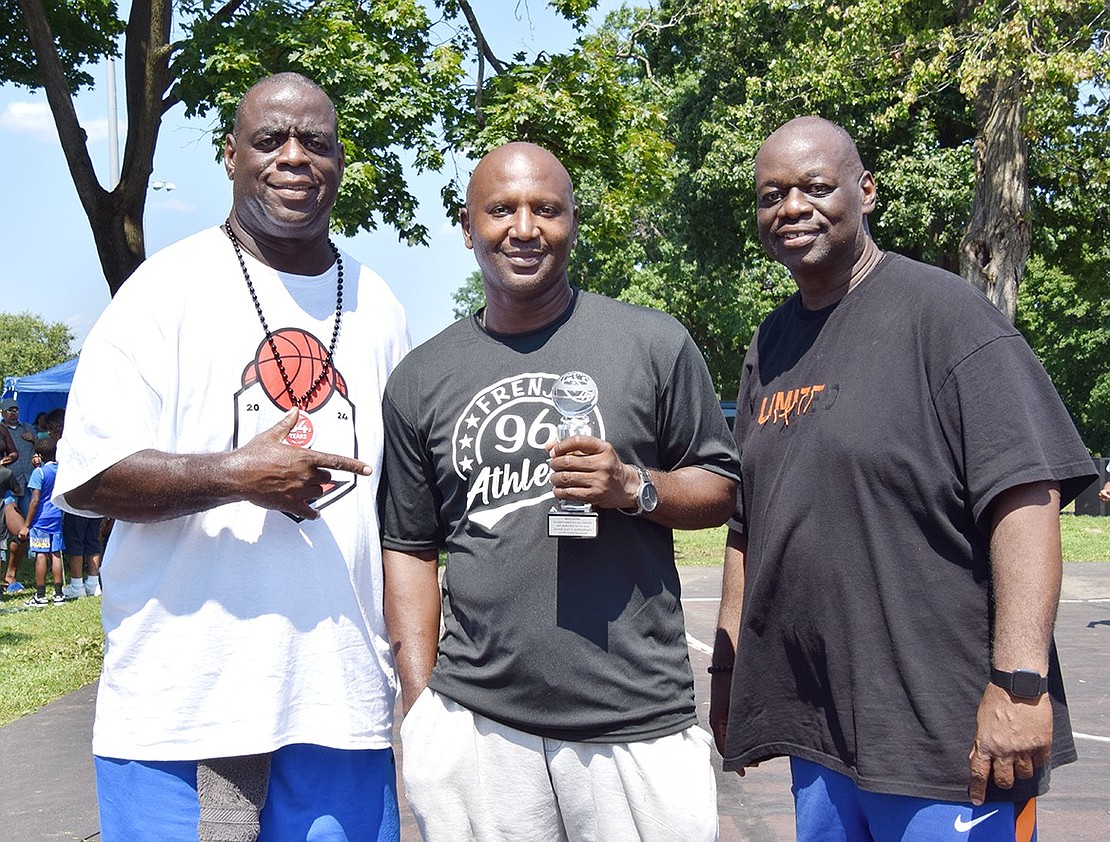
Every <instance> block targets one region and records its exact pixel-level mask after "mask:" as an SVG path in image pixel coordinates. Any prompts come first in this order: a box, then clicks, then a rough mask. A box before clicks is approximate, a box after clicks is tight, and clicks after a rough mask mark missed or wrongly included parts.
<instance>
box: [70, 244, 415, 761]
mask: <svg viewBox="0 0 1110 842" xmlns="http://www.w3.org/2000/svg"><path fill="white" fill-rule="evenodd" d="M245 259H246V260H247V266H248V269H249V271H250V275H251V280H252V282H253V284H254V287H255V290H256V292H257V295H258V300H259V302H260V303H261V306H262V309H263V313H264V314H265V317H266V320H267V323H268V325H269V327H270V329H271V331H272V332H273V333H274V334H275V335H276V337H277V341H278V345H279V353H280V354H281V356H282V359H283V361H284V363H285V366H286V370H287V373H288V374H289V376H290V377H291V378H293V379H294V383H295V385H299V383H298V381H297V378H298V373H297V372H298V371H299V370H300V368H301V367H302V366H304V367H306V371H307V369H310V368H311V367H312V365H314V364H318V362H317V363H314V362H313V359H312V358H315V359H316V360H320V359H322V358H323V357H322V354H323V352H324V349H326V347H327V346H328V344H329V343H330V340H331V336H332V329H333V324H334V317H335V291H336V283H335V280H336V269H335V267H334V266H333V267H332V268H331V269H330V270H329V271H328V272H326V273H324V274H323V275H320V276H317V277H304V276H296V275H288V274H279V273H277V272H275V271H273V270H271V269H269V268H268V267H266V266H264V265H263V264H261V263H259V262H258V261H255V260H253V259H252V258H251V257H250V256H249V255H245ZM343 265H344V275H345V277H344V290H343V319H342V327H341V331H340V334H339V340H338V344H337V346H336V350H335V355H334V362H335V366H334V370H335V374H334V376H332V377H329V380H328V383H327V385H326V386H325V390H326V391H327V392H328V396H327V399H326V400H321V402H320V403H319V405H317V406H313V407H312V409H311V411H310V412H309V414H308V423H307V424H304V425H302V426H300V427H298V429H297V431H296V432H297V434H298V435H299V436H300V437H301V442H302V444H303V445H304V446H311V447H313V448H314V449H317V450H320V451H324V452H333V453H342V454H345V455H352V456H356V457H357V458H359V459H361V460H363V461H365V462H367V463H369V464H370V465H372V466H373V468H374V473H373V475H372V476H370V477H357V478H356V477H353V476H352V475H349V474H341V473H337V474H336V476H335V479H336V480H337V483H338V484H337V486H336V487H335V488H333V489H331V490H330V491H329V492H328V494H327V495H325V497H323V498H321V501H320V503H319V508H320V512H321V517H320V518H319V519H318V520H314V521H303V522H296V521H294V520H293V519H291V518H290V517H289V516H287V515H284V514H282V513H280V512H275V511H268V510H265V509H262V508H259V507H257V506H254V505H252V504H249V503H234V504H229V505H225V506H220V507H218V508H215V509H211V510H209V511H207V512H203V513H200V514H197V515H191V516H188V517H181V518H176V519H173V520H168V521H164V522H161V523H153V524H134V523H123V522H120V523H117V524H116V526H115V529H114V531H113V533H112V539H111V541H110V543H109V546H108V550H107V553H106V555H105V558H104V562H103V565H102V567H101V574H102V577H103V583H104V597H103V607H102V616H103V623H104V630H105V634H106V639H107V646H106V651H105V657H104V670H103V674H102V676H101V681H100V691H99V694H98V697H97V711H96V724H95V728H94V734H93V751H94V752H95V753H96V754H97V755H101V756H107V757H119V758H127V759H135V760H190V759H203V758H207V757H228V756H236V755H243V754H254V753H260V752H266V751H272V750H274V749H276V748H278V747H280V746H283V745H288V744H292V743H312V744H317V745H323V746H329V747H333V748H343V749H358V748H385V747H387V746H388V745H389V743H390V733H391V728H392V713H393V704H394V700H395V695H396V677H395V673H394V668H393V662H392V657H391V654H390V649H389V644H388V641H387V639H386V632H385V623H384V620H383V617H382V573H381V551H380V544H379V536H378V531H379V530H378V519H377V510H376V502H375V501H376V494H377V485H378V477H379V476H380V470H381V453H382V423H381V394H382V390H383V389H384V387H385V382H386V379H387V378H388V376H389V374H390V372H391V371H392V370H393V368H394V366H396V364H397V363H398V362H399V361H400V359H401V358H402V357H403V356H404V354H405V353H406V352H407V351H408V348H409V340H408V332H407V328H406V324H405V316H404V311H403V309H402V308H401V305H400V303H399V302H398V301H397V299H396V298H395V297H394V296H393V294H392V292H391V291H390V290H389V288H388V287H387V286H386V284H385V282H384V281H382V279H381V278H380V277H378V276H377V275H376V274H375V273H374V272H372V271H371V270H369V269H368V268H366V267H363V266H361V265H360V264H359V263H358V262H357V261H355V260H354V259H353V258H351V257H349V256H348V255H346V254H344V255H343ZM299 352H303V353H302V354H301V356H298V354H299ZM300 376H302V377H303V376H304V375H300ZM309 382H311V380H309ZM282 392H283V387H282V386H281V381H280V379H279V374H278V371H277V368H276V366H275V364H274V361H273V360H272V352H271V351H270V347H269V344H268V343H267V342H266V339H265V335H264V333H263V331H262V327H261V325H260V322H259V319H258V315H257V313H256V312H255V308H254V305H253V303H252V301H251V297H250V294H249V292H248V290H247V286H246V283H245V281H244V280H243V277H242V273H241V271H240V269H239V266H238V263H237V261H236V258H235V254H234V251H233V250H232V246H231V243H230V242H229V241H228V239H227V237H226V236H225V235H224V234H223V233H222V231H220V230H219V229H209V230H207V231H203V232H201V233H199V234H196V235H194V236H192V237H189V238H187V239H185V240H182V241H181V242H179V243H176V244H175V245H173V246H170V247H169V248H167V249H165V250H163V251H161V252H159V253H158V254H156V255H154V256H152V257H151V258H150V259H148V260H147V261H146V262H145V263H144V264H143V265H142V266H141V267H140V268H139V269H138V270H137V271H136V272H135V274H134V275H133V276H132V277H131V278H130V279H129V280H128V281H127V283H125V284H124V285H123V288H122V289H121V290H120V292H119V293H117V295H116V296H115V298H114V299H113V301H112V302H111V304H110V305H109V307H108V308H107V310H105V312H104V314H103V316H102V317H101V318H100V320H99V321H98V322H97V324H96V326H95V327H94V328H93V330H92V332H91V333H90V334H89V337H88V339H87V340H86V342H85V344H84V347H83V349H82V352H81V359H80V362H79V364H78V366H77V372H76V374H75V376H74V381H73V388H72V391H71V392H70V397H69V404H68V408H67V416H66V430H65V436H64V437H63V439H62V441H61V442H60V445H59V465H60V469H59V472H58V478H57V483H56V487H55V495H56V496H55V500H56V501H57V502H58V503H59V505H60V506H61V507H62V508H66V509H67V510H69V511H75V510H74V509H73V508H72V507H69V506H67V505H66V504H65V497H64V495H65V493H66V492H67V491H70V490H72V489H74V488H76V487H78V486H80V485H81V484H83V483H84V482H86V481H87V480H89V479H91V478H92V477H94V476H96V475H97V474H98V473H100V472H101V471H103V470H104V469H105V468H107V467H109V466H111V465H113V464H115V463H117V462H119V461H120V460H122V459H123V458H125V457H127V456H129V455H131V454H133V453H137V452H139V451H141V450H147V449H154V450H159V451H164V452H169V453H210V452H222V451H228V450H231V449H232V448H234V447H236V446H239V445H242V444H245V443H246V442H247V441H249V440H250V439H251V438H252V437H253V436H254V435H255V434H256V433H258V432H261V431H263V430H266V429H269V428H270V427H272V426H273V425H274V424H276V423H277V422H278V421H279V420H280V419H281V417H282V416H283V415H284V414H285V408H284V407H283V406H280V405H278V403H276V402H275V400H273V399H271V397H270V396H269V395H270V394H273V395H277V396H278V397H277V401H278V402H280V401H281V400H282V399H283V398H282V397H281V393H282ZM287 405H288V404H287ZM352 481H353V482H352ZM78 513H81V512H78Z"/></svg>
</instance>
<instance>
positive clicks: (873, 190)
mask: <svg viewBox="0 0 1110 842" xmlns="http://www.w3.org/2000/svg"><path fill="white" fill-rule="evenodd" d="M859 191H860V204H861V210H862V211H863V215H864V216H867V215H868V214H869V213H871V212H872V211H873V210H875V206H876V205H877V204H878V202H879V190H878V188H877V187H876V186H875V177H874V176H873V175H871V173H870V172H869V171H868V170H864V171H863V175H861V176H860V179H859Z"/></svg>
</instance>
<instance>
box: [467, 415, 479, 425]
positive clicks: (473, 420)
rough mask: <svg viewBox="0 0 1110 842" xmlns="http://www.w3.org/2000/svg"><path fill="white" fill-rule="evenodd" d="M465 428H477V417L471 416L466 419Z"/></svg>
mask: <svg viewBox="0 0 1110 842" xmlns="http://www.w3.org/2000/svg"><path fill="white" fill-rule="evenodd" d="M466 426H467V427H477V426H478V416H476V415H471V416H470V417H469V418H467V419H466Z"/></svg>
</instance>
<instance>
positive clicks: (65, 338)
mask: <svg viewBox="0 0 1110 842" xmlns="http://www.w3.org/2000/svg"><path fill="white" fill-rule="evenodd" d="M73 339H74V337H73V331H72V330H70V329H69V326H68V325H66V324H65V323H64V322H47V321H45V320H44V319H43V318H42V317H41V316H37V315H35V314H34V313H31V312H28V311H26V310H25V311H23V312H22V313H0V375H3V376H4V377H23V376H24V375H26V374H34V373H35V372H38V371H42V370H43V369H45V368H50V367H51V366H55V365H58V363H63V362H65V361H66V360H68V359H69V358H70V357H72V356H73V351H72V350H70V346H71V345H72V344H73Z"/></svg>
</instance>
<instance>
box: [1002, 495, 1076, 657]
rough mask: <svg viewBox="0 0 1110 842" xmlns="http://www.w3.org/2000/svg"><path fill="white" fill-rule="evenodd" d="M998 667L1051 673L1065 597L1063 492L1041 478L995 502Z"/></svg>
mask: <svg viewBox="0 0 1110 842" xmlns="http://www.w3.org/2000/svg"><path fill="white" fill-rule="evenodd" d="M991 520H992V529H991V540H990V563H991V585H992V590H993V594H994V629H993V641H994V644H993V651H992V658H993V666H994V667H996V668H998V669H1001V670H1007V671H1010V670H1014V669H1031V670H1037V671H1038V672H1040V673H1041V674H1042V675H1045V674H1046V673H1047V671H1048V651H1049V647H1050V645H1051V642H1052V630H1053V626H1054V624H1055V622H1056V608H1057V605H1058V604H1059V601H1060V580H1061V575H1062V562H1061V557H1060V490H1059V486H1058V485H1057V484H1056V483H1049V482H1040V483H1030V484H1027V485H1020V486H1016V487H1014V488H1010V489H1007V490H1006V491H1003V492H1002V493H1000V494H999V495H998V497H997V498H995V501H994V502H993V504H992V518H991Z"/></svg>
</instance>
